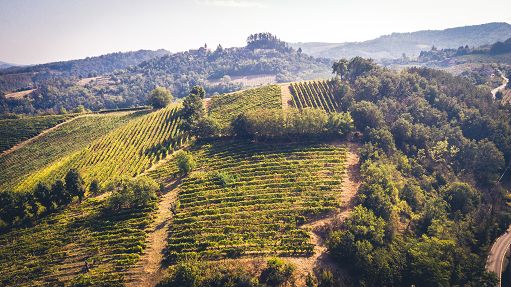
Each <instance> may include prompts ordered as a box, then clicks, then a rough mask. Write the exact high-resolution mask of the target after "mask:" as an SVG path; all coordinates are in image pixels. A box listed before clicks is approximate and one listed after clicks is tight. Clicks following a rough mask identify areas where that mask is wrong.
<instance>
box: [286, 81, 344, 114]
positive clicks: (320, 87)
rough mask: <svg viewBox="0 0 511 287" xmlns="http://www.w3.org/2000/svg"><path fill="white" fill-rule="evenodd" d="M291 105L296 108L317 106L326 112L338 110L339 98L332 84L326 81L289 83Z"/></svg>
mask: <svg viewBox="0 0 511 287" xmlns="http://www.w3.org/2000/svg"><path fill="white" fill-rule="evenodd" d="M289 88H290V90H291V95H292V96H293V98H292V100H291V105H292V106H293V107H295V108H298V109H303V108H318V109H324V110H325V111H327V112H335V111H340V110H341V109H340V105H339V103H340V99H339V98H338V96H337V95H336V92H335V90H334V87H333V84H332V83H330V82H328V81H309V82H298V83H291V85H290V86H289Z"/></svg>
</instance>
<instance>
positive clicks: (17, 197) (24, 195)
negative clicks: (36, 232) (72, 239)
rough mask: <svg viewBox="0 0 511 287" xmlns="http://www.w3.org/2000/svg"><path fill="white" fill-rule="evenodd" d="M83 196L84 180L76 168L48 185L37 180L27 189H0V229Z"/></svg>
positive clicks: (37, 215) (51, 210)
mask: <svg viewBox="0 0 511 287" xmlns="http://www.w3.org/2000/svg"><path fill="white" fill-rule="evenodd" d="M96 184H97V183H96ZM95 188H96V187H93V189H95ZM84 196H85V185H84V181H83V179H82V177H81V176H80V174H79V173H78V171H77V170H75V169H71V170H69V171H68V173H67V174H66V177H65V179H64V181H62V180H60V179H59V180H57V181H55V182H54V183H53V184H52V185H51V186H48V185H46V184H44V183H41V182H40V183H38V184H37V185H36V187H35V189H34V190H32V191H29V192H11V191H6V192H1V193H0V230H1V229H6V228H8V227H11V226H14V225H17V224H21V223H23V222H25V221H27V220H29V219H36V218H38V217H39V216H41V215H46V214H48V213H50V212H53V211H55V210H57V209H58V208H61V207H64V206H66V205H68V204H69V203H71V202H72V201H73V199H74V198H78V200H80V201H81V200H82V199H83V197H84Z"/></svg>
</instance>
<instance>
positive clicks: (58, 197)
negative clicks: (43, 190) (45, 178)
mask: <svg viewBox="0 0 511 287" xmlns="http://www.w3.org/2000/svg"><path fill="white" fill-rule="evenodd" d="M51 193H52V196H53V198H54V199H53V200H54V202H55V203H56V204H57V205H58V206H62V205H66V204H68V203H70V202H71V200H72V199H73V197H72V196H71V194H69V192H68V191H67V190H66V186H65V184H64V182H63V181H62V180H60V179H58V180H57V181H55V183H54V184H53V185H52V186H51Z"/></svg>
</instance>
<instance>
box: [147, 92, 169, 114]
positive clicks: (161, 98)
mask: <svg viewBox="0 0 511 287" xmlns="http://www.w3.org/2000/svg"><path fill="white" fill-rule="evenodd" d="M147 101H148V103H149V104H150V105H151V106H152V107H153V108H155V109H161V108H164V107H166V106H167V105H168V104H169V103H170V102H171V101H172V94H171V93H170V91H169V90H167V89H166V88H164V87H156V88H155V89H154V90H152V91H151V93H150V94H149V97H148V99H147Z"/></svg>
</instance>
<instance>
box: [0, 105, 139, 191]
mask: <svg viewBox="0 0 511 287" xmlns="http://www.w3.org/2000/svg"><path fill="white" fill-rule="evenodd" d="M141 114H142V113H140V112H139V113H131V112H122V113H109V114H101V115H87V116H83V117H79V118H76V119H75V120H73V121H71V122H69V123H66V124H64V125H62V126H60V127H58V128H56V129H54V130H52V131H51V132H49V133H47V134H45V135H43V136H41V137H40V138H38V139H37V141H34V142H31V143H29V144H27V145H25V146H23V147H21V148H19V149H17V150H15V151H13V152H12V153H10V154H5V155H0V170H2V172H1V173H0V191H2V190H7V189H13V188H15V187H16V186H17V185H18V184H19V183H20V182H21V181H23V180H24V179H27V178H30V175H31V174H33V173H35V172H37V171H39V170H40V169H43V168H45V167H47V166H51V165H53V164H55V163H56V162H59V161H60V159H61V158H64V157H67V156H69V155H71V154H73V153H76V152H78V151H79V150H81V149H83V148H85V147H86V146H87V145H89V144H90V143H91V142H93V141H94V140H96V139H98V138H100V137H101V136H103V135H105V134H107V133H108V132H110V131H112V130H114V129H115V128H117V127H119V126H121V125H122V124H125V123H127V122H129V121H130V120H132V119H134V118H137V117H139V116H141Z"/></svg>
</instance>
